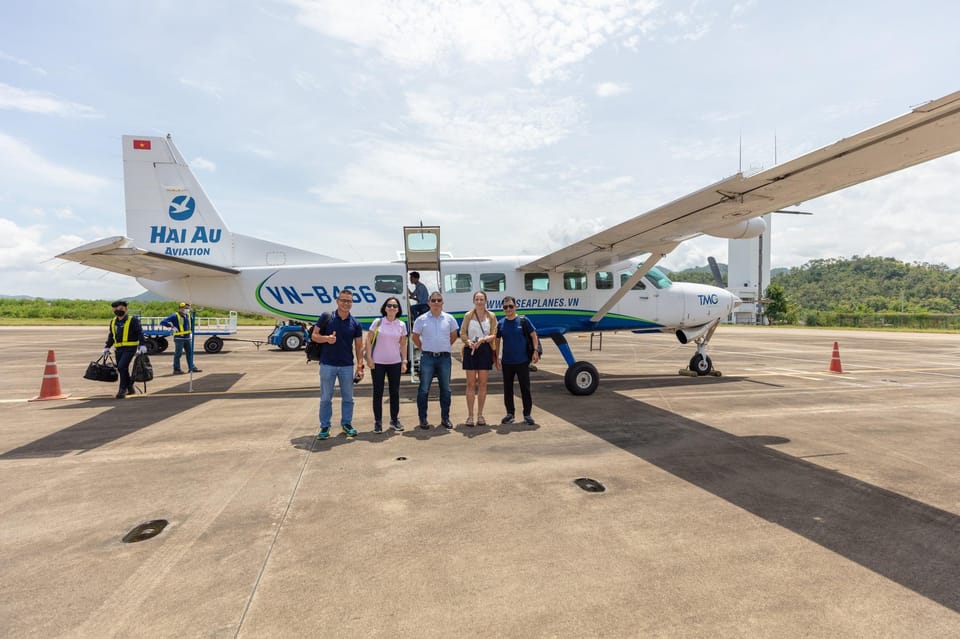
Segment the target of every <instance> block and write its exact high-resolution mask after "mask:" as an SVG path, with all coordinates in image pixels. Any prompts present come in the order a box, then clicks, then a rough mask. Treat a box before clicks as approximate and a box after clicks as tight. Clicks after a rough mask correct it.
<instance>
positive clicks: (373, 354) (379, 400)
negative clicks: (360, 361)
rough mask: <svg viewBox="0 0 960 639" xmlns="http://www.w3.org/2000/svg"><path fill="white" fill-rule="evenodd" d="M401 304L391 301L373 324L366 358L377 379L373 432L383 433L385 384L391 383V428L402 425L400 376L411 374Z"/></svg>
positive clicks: (399, 429)
mask: <svg viewBox="0 0 960 639" xmlns="http://www.w3.org/2000/svg"><path fill="white" fill-rule="evenodd" d="M400 316H401V312H400V300H398V299H397V298H396V297H388V298H387V299H386V301H385V302H384V303H383V306H381V307H380V317H378V318H377V319H375V320H373V324H371V325H370V330H369V331H368V332H367V339H366V342H365V343H364V348H363V352H364V357H365V358H366V360H367V367H368V368H369V369H370V373H371V375H372V376H373V432H374V434H377V433H382V432H383V381H384V377H386V378H387V379H388V381H389V382H390V427H391V428H392V429H393V430H395V431H401V430H403V426H402V425H401V424H400V376H401V375H402V374H403V373H405V372H406V371H407V324H406V323H405V322H403V321H402V320H401V319H400Z"/></svg>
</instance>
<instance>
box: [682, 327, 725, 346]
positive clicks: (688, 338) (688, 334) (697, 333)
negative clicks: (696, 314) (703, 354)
mask: <svg viewBox="0 0 960 639" xmlns="http://www.w3.org/2000/svg"><path fill="white" fill-rule="evenodd" d="M715 323H716V322H707V323H706V324H701V325H700V326H691V327H690V328H678V329H677V333H676V335H677V339H678V340H680V343H681V344H687V343H689V342H692V341H694V340H696V339H697V338H698V337H703V336H704V335H705V334H706V333H707V331H709V330H710V327H711V326H713V325H714V324H715Z"/></svg>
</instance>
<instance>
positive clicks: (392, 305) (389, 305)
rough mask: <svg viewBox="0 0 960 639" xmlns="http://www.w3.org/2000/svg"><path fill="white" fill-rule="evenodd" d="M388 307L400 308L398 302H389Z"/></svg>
mask: <svg viewBox="0 0 960 639" xmlns="http://www.w3.org/2000/svg"><path fill="white" fill-rule="evenodd" d="M387 308H400V307H399V306H397V305H396V304H387Z"/></svg>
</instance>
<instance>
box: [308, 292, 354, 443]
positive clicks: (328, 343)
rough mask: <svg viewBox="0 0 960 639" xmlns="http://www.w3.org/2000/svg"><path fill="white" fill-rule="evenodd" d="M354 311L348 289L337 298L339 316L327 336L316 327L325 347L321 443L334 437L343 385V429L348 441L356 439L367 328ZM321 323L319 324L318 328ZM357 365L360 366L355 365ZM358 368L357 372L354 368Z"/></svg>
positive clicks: (331, 321) (334, 317)
mask: <svg viewBox="0 0 960 639" xmlns="http://www.w3.org/2000/svg"><path fill="white" fill-rule="evenodd" d="M351 309H353V291H351V290H350V289H344V290H342V291H340V294H339V295H338V296H337V312H336V313H334V314H333V315H331V316H330V319H329V321H328V322H327V325H326V326H325V327H324V329H323V333H319V326H316V327H314V329H313V330H314V332H316V333H318V335H317V336H316V337H313V336H311V339H313V341H315V342H320V343H322V344H324V345H325V346H324V347H323V353H322V354H321V355H320V432H319V433H317V439H326V438H327V437H329V436H330V421H331V420H332V419H333V386H334V384H336V383H337V382H338V381H339V383H340V428H342V429H343V432H344V434H345V435H346V436H347V437H353V436H354V435H356V434H357V430H356V429H355V428H354V427H353V424H352V422H353V380H354V377H356V378H357V379H358V380H359V379H362V378H363V357H362V355H363V328H362V327H361V326H360V323H359V322H357V320H355V319H354V317H353V315H351V314H350V311H351ZM319 323H320V320H318V321H317V324H319ZM354 361H356V365H354ZM354 366H356V368H354Z"/></svg>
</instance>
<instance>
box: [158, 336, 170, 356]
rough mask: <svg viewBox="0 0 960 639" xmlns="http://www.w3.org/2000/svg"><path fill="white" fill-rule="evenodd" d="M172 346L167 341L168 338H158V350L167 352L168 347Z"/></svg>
mask: <svg viewBox="0 0 960 639" xmlns="http://www.w3.org/2000/svg"><path fill="white" fill-rule="evenodd" d="M168 346H170V342H168V341H167V338H166V337H158V338H157V348H158V349H160V352H161V353H162V352H163V351H165V350H167V347H168Z"/></svg>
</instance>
